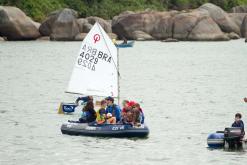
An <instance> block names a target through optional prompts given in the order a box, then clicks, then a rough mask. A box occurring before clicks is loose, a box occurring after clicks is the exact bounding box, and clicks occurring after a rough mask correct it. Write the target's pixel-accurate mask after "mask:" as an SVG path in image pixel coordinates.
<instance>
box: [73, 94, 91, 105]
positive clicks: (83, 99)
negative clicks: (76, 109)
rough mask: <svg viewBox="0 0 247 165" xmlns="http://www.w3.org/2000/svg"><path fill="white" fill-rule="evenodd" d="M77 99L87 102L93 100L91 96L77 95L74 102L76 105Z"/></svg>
mask: <svg viewBox="0 0 247 165" xmlns="http://www.w3.org/2000/svg"><path fill="white" fill-rule="evenodd" d="M79 101H82V104H83V103H87V102H89V101H93V96H84V97H78V98H77V99H76V101H75V103H76V104H77V105H78V104H79Z"/></svg>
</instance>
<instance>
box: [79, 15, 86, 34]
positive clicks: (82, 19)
mask: <svg viewBox="0 0 247 165" xmlns="http://www.w3.org/2000/svg"><path fill="white" fill-rule="evenodd" d="M76 22H77V24H78V27H79V31H80V33H83V32H84V30H86V29H85V27H84V25H85V24H87V23H88V21H87V19H85V18H79V19H77V20H76ZM86 31H87V32H88V30H86Z"/></svg>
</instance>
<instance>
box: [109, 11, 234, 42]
mask: <svg viewBox="0 0 247 165" xmlns="http://www.w3.org/2000/svg"><path fill="white" fill-rule="evenodd" d="M112 28H113V32H115V33H116V34H118V35H119V36H120V37H121V36H123V37H125V38H128V39H137V38H136V36H134V35H133V34H135V31H141V32H142V33H144V34H145V35H146V36H147V35H149V36H148V37H149V38H148V39H150V38H152V39H153V38H155V39H167V38H175V39H178V40H207V41H208V40H209V41H211V40H229V38H228V37H227V36H226V35H225V34H224V33H223V32H222V31H221V29H220V28H219V26H218V25H217V24H216V23H215V22H214V20H213V19H212V18H211V17H210V15H209V13H208V12H203V11H200V10H194V11H192V12H189V13H188V12H176V11H173V12H144V13H135V14H128V15H124V16H119V17H117V18H115V19H114V20H113V24H112Z"/></svg>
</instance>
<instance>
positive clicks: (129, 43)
mask: <svg viewBox="0 0 247 165" xmlns="http://www.w3.org/2000/svg"><path fill="white" fill-rule="evenodd" d="M133 45H134V41H129V42H128V43H127V44H123V43H122V44H117V45H116V47H117V48H129V47H133Z"/></svg>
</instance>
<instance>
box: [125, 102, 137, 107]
mask: <svg viewBox="0 0 247 165" xmlns="http://www.w3.org/2000/svg"><path fill="white" fill-rule="evenodd" d="M135 104H136V102H135V101H129V103H128V104H127V105H128V106H129V107H133V106H134V105H135Z"/></svg>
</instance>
